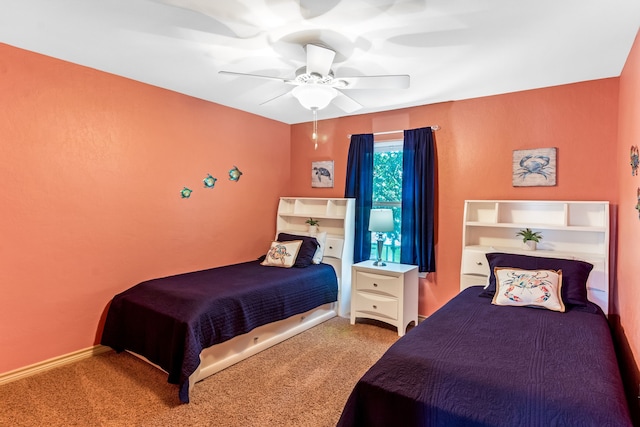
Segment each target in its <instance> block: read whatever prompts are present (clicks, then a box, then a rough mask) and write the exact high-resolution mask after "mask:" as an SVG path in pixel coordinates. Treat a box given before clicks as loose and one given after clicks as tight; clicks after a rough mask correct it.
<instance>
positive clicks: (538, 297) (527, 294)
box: [492, 267, 564, 312]
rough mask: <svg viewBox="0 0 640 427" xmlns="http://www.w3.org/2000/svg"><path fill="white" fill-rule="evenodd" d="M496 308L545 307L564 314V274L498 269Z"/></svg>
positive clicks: (496, 271) (494, 298)
mask: <svg viewBox="0 0 640 427" xmlns="http://www.w3.org/2000/svg"><path fill="white" fill-rule="evenodd" d="M494 273H495V276H496V293H495V295H494V296H493V301H492V303H493V304H495V305H511V306H518V307H523V306H528V307H531V306H533V307H542V308H546V309H547V310H553V311H560V312H564V304H563V303H562V298H561V296H560V289H561V288H562V271H560V270H559V271H553V270H520V269H516V268H502V267H496V268H495V269H494Z"/></svg>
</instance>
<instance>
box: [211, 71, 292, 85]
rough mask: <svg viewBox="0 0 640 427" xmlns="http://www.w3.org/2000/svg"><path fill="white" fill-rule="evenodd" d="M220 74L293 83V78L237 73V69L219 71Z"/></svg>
mask: <svg viewBox="0 0 640 427" xmlns="http://www.w3.org/2000/svg"><path fill="white" fill-rule="evenodd" d="M218 74H228V75H231V76H240V77H253V78H258V79H266V80H277V81H279V82H284V83H292V82H293V80H290V79H283V78H281V77H273V76H265V75H262V74H247V73H236V72H235V71H224V70H221V71H218Z"/></svg>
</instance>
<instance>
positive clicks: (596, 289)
mask: <svg viewBox="0 0 640 427" xmlns="http://www.w3.org/2000/svg"><path fill="white" fill-rule="evenodd" d="M524 228H531V229H532V230H534V231H539V232H540V233H541V234H542V240H541V241H540V242H539V243H538V250H536V251H531V250H526V249H525V247H524V244H523V242H522V239H521V238H519V237H517V236H516V233H517V232H518V231H519V230H521V229H524ZM489 252H507V253H515V254H522V255H530V256H538V257H553V258H566V259H575V260H581V261H587V262H590V263H591V264H593V265H594V268H593V270H592V272H591V274H590V276H589V281H588V283H587V287H588V295H589V299H590V300H591V301H593V302H595V303H596V304H598V305H600V307H601V308H602V309H603V310H604V312H605V313H608V308H609V307H608V304H609V202H606V201H557V200H466V201H465V205H464V220H463V228H462V261H461V278H460V288H461V289H464V288H466V287H468V286H471V285H477V284H483V283H484V282H485V281H486V279H487V276H488V274H489V266H488V263H487V260H486V256H485V255H486V254H487V253H489Z"/></svg>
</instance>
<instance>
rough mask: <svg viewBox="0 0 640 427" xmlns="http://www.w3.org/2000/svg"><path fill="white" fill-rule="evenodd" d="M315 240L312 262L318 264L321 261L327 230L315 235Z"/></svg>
mask: <svg viewBox="0 0 640 427" xmlns="http://www.w3.org/2000/svg"><path fill="white" fill-rule="evenodd" d="M316 240H318V249H316V253H315V254H314V255H313V263H314V264H320V263H321V262H322V257H324V247H325V245H326V244H327V232H326V231H323V232H321V233H318V234H317V235H316Z"/></svg>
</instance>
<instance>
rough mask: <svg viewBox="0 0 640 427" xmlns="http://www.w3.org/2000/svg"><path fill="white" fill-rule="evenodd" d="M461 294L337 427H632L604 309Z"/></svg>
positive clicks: (402, 345)
mask: <svg viewBox="0 0 640 427" xmlns="http://www.w3.org/2000/svg"><path fill="white" fill-rule="evenodd" d="M481 289H482V288H481V287H472V288H468V289H466V290H465V291H463V292H462V293H461V294H459V295H458V296H456V297H455V298H454V299H453V300H452V301H451V302H449V303H448V304H446V305H445V306H444V307H442V308H441V309H440V310H438V311H437V312H436V313H434V314H433V315H431V316H430V317H429V318H427V319H426V320H425V321H423V322H422V323H421V324H420V325H419V326H417V327H415V328H414V329H412V330H411V331H409V333H407V335H405V336H404V337H403V338H401V339H399V340H398V341H397V342H396V343H395V344H394V345H392V346H391V347H390V348H389V350H388V351H387V352H386V353H385V354H384V355H383V356H382V358H381V359H380V360H379V361H378V362H377V363H376V364H375V365H374V366H373V367H372V368H371V369H370V370H369V371H368V372H367V373H366V374H365V375H364V376H363V377H362V378H361V379H360V381H359V382H358V383H357V385H356V386H355V388H354V389H353V391H352V393H351V396H350V397H349V399H348V401H347V403H346V405H345V408H344V411H343V413H342V416H341V418H340V421H339V423H338V426H339V427H347V426H363V427H364V426H366V427H375V426H403V427H411V426H447V427H451V426H486V427H489V426H492V427H496V426H505V427H512V426H541V427H542V426H544V427H546V426H597V427H604V426H612V427H613V426H615V427H622V426H625V427H626V426H631V421H630V417H629V410H628V407H627V403H626V400H625V395H624V392H623V388H622V381H621V378H620V372H619V368H618V364H617V362H616V355H615V353H614V348H613V342H612V338H611V334H610V330H609V326H608V324H607V321H606V318H605V317H604V315H603V314H602V312H601V311H599V313H597V314H594V313H588V312H585V311H578V309H571V310H569V311H567V312H565V313H558V312H552V311H547V310H542V309H534V308H526V307H500V306H495V305H491V300H490V299H487V298H480V297H478V293H479V292H480V290H481Z"/></svg>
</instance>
